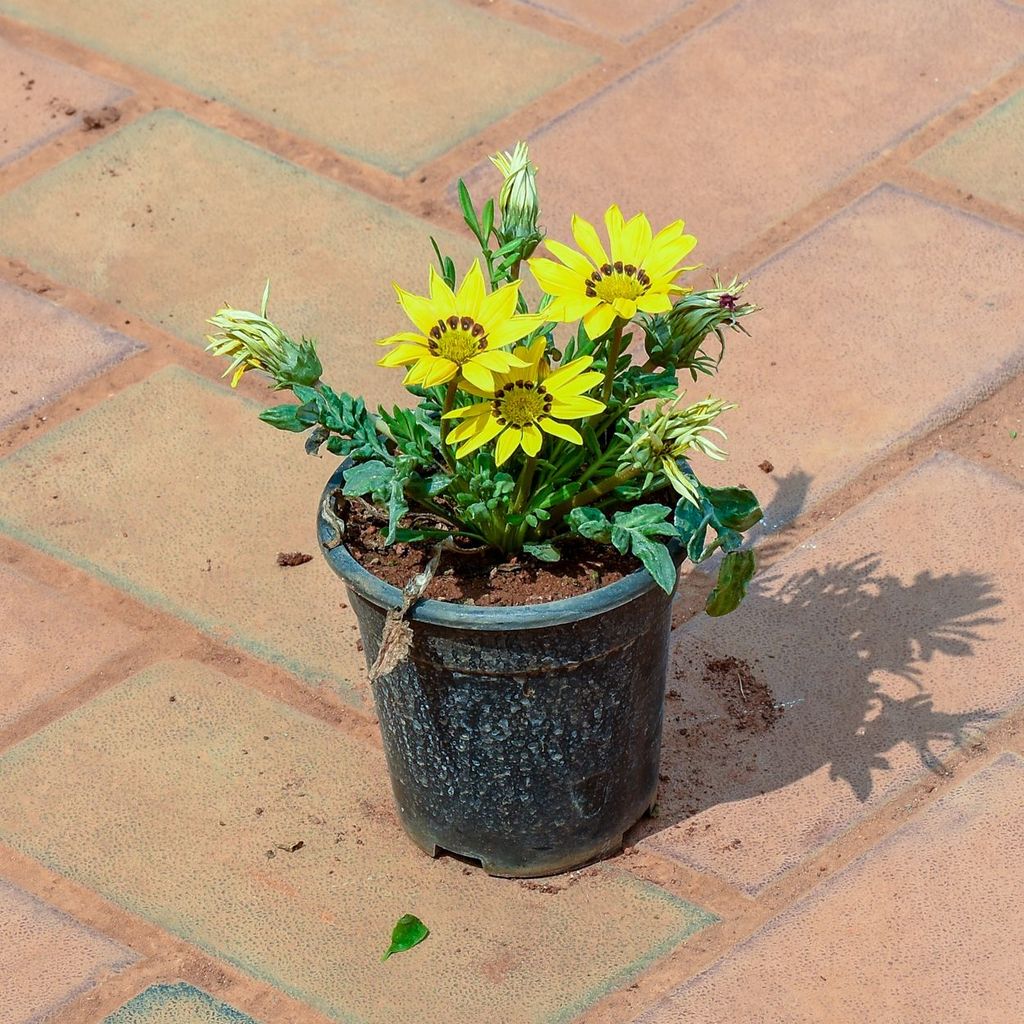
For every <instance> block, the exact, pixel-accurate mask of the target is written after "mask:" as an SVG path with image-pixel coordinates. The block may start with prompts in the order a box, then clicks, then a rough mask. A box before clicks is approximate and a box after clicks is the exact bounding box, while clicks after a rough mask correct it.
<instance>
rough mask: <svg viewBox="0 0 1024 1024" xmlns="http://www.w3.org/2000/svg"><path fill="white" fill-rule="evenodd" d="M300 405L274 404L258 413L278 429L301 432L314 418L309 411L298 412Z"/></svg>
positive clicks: (311, 423)
mask: <svg viewBox="0 0 1024 1024" xmlns="http://www.w3.org/2000/svg"><path fill="white" fill-rule="evenodd" d="M301 409H302V406H301V405H275V406H274V407H273V408H271V409H264V410H263V412H261V413H260V419H261V420H263V422H264V423H269V424H270V425H271V426H272V427H277V429H278V430H290V431H292V432H293V433H295V434H301V433H302V431H303V430H309V428H310V427H311V426H312V425H313V424H314V423H315V422H316V419H315V418H314V417H313V416H312V415H310V414H309V413H303V414H300V410H301Z"/></svg>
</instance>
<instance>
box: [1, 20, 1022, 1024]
mask: <svg viewBox="0 0 1024 1024" xmlns="http://www.w3.org/2000/svg"><path fill="white" fill-rule="evenodd" d="M257 6H259V5H257ZM639 6H640V5H627V4H622V5H613V4H606V3H598V2H592V0H487V2H482V0H424V2H423V3H419V2H417V3H416V4H400V3H398V2H397V0H387V2H371V0H352V2H351V3H346V4H335V3H327V2H322V0H296V2H295V3H290V4H284V5H280V4H279V5H263V8H265V9H263V8H261V10H260V11H258V12H256V11H255V10H254V8H253V7H252V5H246V4H241V3H236V2H234V0H232V2H230V3H227V2H226V3H223V4H213V5H211V4H204V3H199V2H198V0H187V2H185V3H182V4H178V5H170V6H169V7H168V8H167V11H164V10H163V8H160V5H156V6H154V7H152V9H147V10H145V11H143V10H141V9H140V5H138V4H137V3H132V2H129V0H104V2H102V3H101V2H99V0H79V2H78V3H75V4H74V5H70V6H69V5H67V4H66V3H64V2H63V0H0V327H3V331H2V332H0V355H2V356H3V357H5V359H6V365H7V367H8V370H9V372H8V374H7V376H6V378H5V380H4V382H3V383H2V384H0V940H2V941H0V963H2V964H3V965H4V971H3V972H0V973H3V974H4V979H3V982H2V983H0V1024H28V1022H29V1021H38V1020H43V1019H46V1020H53V1021H59V1022H61V1024H100V1022H107V1024H136V1022H138V1024H143V1022H154V1024H252V1022H264V1024H272V1022H286V1024H292V1022H296V1024H324V1022H326V1021H346V1022H347V1021H362V1022H367V1024H376V1022H384V1021H396V1022H397V1021H409V1022H412V1021H422V1020H445V1021H448V1022H450V1024H481V1022H483V1021H486V1020H493V1021H495V1022H496V1024H553V1022H570V1021H580V1022H583V1024H626V1022H629V1021H635V1020H642V1021H644V1022H647V1024H670V1022H672V1024H674V1022H676V1021H684V1020H685V1021H695V1022H696V1021H709V1022H710V1021H713V1020H714V1021H719V1020H721V1021H723V1022H726V1021H728V1022H729V1024H747V1022H751V1024H753V1022H758V1024H772V1022H779V1024H789V1022H796V1021H799V1022H804V1021H806V1022H814V1024H825V1022H836V1024H847V1022H851V1021H857V1022H858V1024H862V1022H863V1024H891V1022H894V1021H899V1022H900V1024H933V1022H934V1021H935V1020H936V1019H938V1017H940V1016H942V1015H943V1014H946V1015H947V1016H950V1017H953V1016H955V1017H956V1019H957V1020H964V1021H972V1022H976V1024H1014V1022H1015V1021H1016V1019H1017V1018H1016V1017H1015V1016H1014V1013H1015V1012H1016V1008H1018V1007H1019V1006H1021V1005H1024V982H1022V980H1021V977H1020V971H1019V970H1018V969H1017V963H1018V960H1019V949H1020V946H1021V943H1022V941H1024V924H1022V923H1021V916H1020V914H1019V912H1018V911H1019V907H1020V905H1021V902H1022V900H1024V862H1022V861H1021V858H1020V857H1019V856H1016V855H1015V851H1016V850H1018V849H1019V846H1020V837H1021V832H1022V829H1024V817H1022V811H1021V806H1022V805H1021V798H1020V793H1021V784H1022V775H1021V765H1022V761H1021V755H1022V754H1024V733H1022V731H1021V726H1022V725H1024V711H1022V708H1021V702H1022V700H1024V684H1022V679H1021V669H1020V666H1021V649H1020V647H1021V645H1020V639H1019V638H1020V625H1019V623H1020V612H1021V608H1022V607H1024V578H1022V576H1021V573H1020V571H1019V566H1020V564H1021V563H1022V562H1024V539H1022V536H1024V535H1022V532H1021V530H1020V529H1019V526H1018V524H1019V523H1020V521H1021V516H1022V513H1024V498H1022V494H1024V492H1022V490H1021V485H1022V484H1024V328H1022V326H1021V324H1022V322H1024V317H1022V299H1021V283H1022V281H1024V171H1022V170H1021V166H1022V157H1024V153H1022V150H1021V139H1022V137H1024V133H1022V124H1024V120H1022V116H1021V111H1022V109H1024V107H1022V100H1021V97H1022V96H1024V5H1022V4H1020V3H1018V2H1013V0H946V2H944V3H942V4H936V3H934V2H932V0H905V2H901V3H899V4H887V5H882V4H878V3H874V2H871V0H855V2H850V3H847V4H843V5H838V6H836V5H828V4H820V3H812V2H810V0H737V2H734V0H689V2H684V0H663V2H658V3H652V4H648V5H646V6H644V8H643V10H642V11H641V10H640V9H639ZM172 8H173V12H172V13H170V14H169V13H168V12H171V11H172ZM517 138H527V139H529V140H530V141H531V144H532V149H533V154H534V157H535V159H536V161H537V163H538V164H539V165H540V169H541V179H540V182H541V189H542V196H543V195H545V194H546V195H547V196H548V197H549V202H548V203H547V205H546V207H545V209H546V217H545V218H544V220H545V226H546V228H547V230H548V233H549V235H550V236H551V237H553V238H558V239H565V238H567V237H568V234H569V230H568V227H569V226H568V217H569V214H570V213H571V212H572V211H573V210H574V209H579V210H580V212H583V213H585V214H591V215H593V214H594V213H595V212H599V211H600V210H601V209H602V208H603V207H604V206H605V205H607V204H608V203H609V202H611V201H618V202H620V203H621V204H623V205H624V206H625V207H628V208H629V209H628V210H627V212H633V210H634V209H635V208H637V207H639V206H641V205H642V206H643V207H644V208H645V209H646V210H648V211H649V212H650V213H651V215H652V217H653V218H654V219H655V220H658V221H664V220H667V219H669V218H675V217H680V216H681V217H684V218H686V219H687V220H688V224H689V227H690V228H691V229H692V230H693V231H694V233H695V234H696V235H697V236H698V238H699V239H700V244H699V246H698V249H697V250H696V255H697V256H698V258H701V259H703V260H704V262H705V263H706V265H707V267H706V270H704V271H701V272H700V273H701V274H705V273H707V272H708V271H713V270H716V269H717V270H721V271H722V272H727V273H732V272H737V273H741V274H744V275H749V276H750V277H751V278H752V284H751V286H750V292H749V294H750V295H751V297H752V298H753V299H754V300H755V301H757V302H758V303H759V304H760V305H762V306H763V307H764V312H763V313H762V314H761V316H760V317H759V320H758V322H757V324H756V326H755V327H754V337H753V338H752V339H749V340H747V339H739V338H738V339H737V340H736V341H735V342H734V343H733V344H732V346H731V351H730V353H729V355H728V358H727V362H726V371H725V373H724V375H723V377H722V378H721V380H720V381H719V382H717V383H716V387H718V388H719V389H720V390H721V392H722V393H723V394H725V395H728V396H729V397H734V398H738V399H739V400H740V402H741V409H740V410H739V411H738V412H737V413H736V414H735V416H734V417H733V422H732V432H733V433H734V434H735V442H734V443H733V444H732V445H731V451H732V455H733V457H732V459H731V462H730V463H729V464H727V466H726V467H725V468H724V473H725V474H727V475H728V476H729V478H730V479H732V478H733V477H735V476H738V477H740V478H742V479H744V480H745V481H746V482H747V484H748V485H750V486H753V487H755V489H756V490H757V491H758V492H759V493H760V494H762V495H763V497H764V501H765V504H766V506H767V516H766V527H767V528H766V529H764V530H762V532H761V534H760V536H759V540H758V544H759V548H760V553H761V561H762V565H763V573H762V575H761V577H760V579H759V581H758V584H757V586H756V587H755V588H754V592H753V594H752V596H751V599H750V601H749V602H748V604H747V605H745V606H744V608H743V609H742V610H741V611H740V612H738V613H737V614H736V615H734V616H732V617H730V618H728V619H725V620H709V619H693V620H692V621H688V614H687V613H686V611H685V610H684V607H683V605H682V604H681V605H680V610H679V613H678V614H677V616H676V621H677V627H676V632H675V637H674V641H673V665H672V679H671V680H670V687H671V693H670V698H669V700H668V702H667V705H666V728H667V734H666V742H665V745H664V755H663V765H662V773H663V776H662V777H663V780H664V788H663V791H662V794H661V799H660V804H659V814H658V816H657V817H654V818H652V819H650V820H648V821H645V822H644V823H642V824H641V825H640V826H638V827H637V829H636V830H635V832H634V833H633V834H632V835H631V836H630V837H629V843H630V845H629V846H628V847H627V849H626V851H625V852H624V853H623V854H621V855H619V856H616V857H613V858H611V859H609V860H608V861H606V862H604V863H602V864H599V865H595V866H593V867H590V868H587V869H585V870H583V871H581V872H578V873H576V874H574V875H572V876H570V877H569V878H562V879H556V880H553V881H552V882H551V883H550V884H549V885H546V886H541V887H538V886H536V885H528V884H524V883H522V882H516V881H510V880H496V879H490V878H488V877H487V876H485V875H483V874H481V873H480V872H479V871H477V870H476V869H473V868H471V867H468V866H466V865H463V864H461V863H457V862H455V861H453V860H451V859H445V858H442V859H441V860H438V861H432V860H430V859H428V858H427V857H425V856H424V855H423V854H421V853H420V852H418V851H417V850H416V849H415V848H413V847H412V846H411V844H410V843H409V842H407V841H406V839H405V838H404V835H403V834H402V832H401V830H400V828H399V826H398V824H397V821H396V818H395V816H394V812H393V810H392V808H391V805H390V799H389V794H388V789H387V781H386V774H385V772H384V768H383V759H382V752H381V749H380V739H379V735H378V733H377V729H376V723H375V721H374V718H373V712H372V702H371V701H370V699H369V691H368V688H367V683H366V678H365V671H364V669H363V662H362V654H361V652H360V649H359V644H358V642H357V634H356V631H355V627H354V620H353V617H352V613H351V610H350V609H349V608H348V607H347V605H346V603H345V599H344V594H343V592H342V591H341V588H340V586H339V585H337V584H336V581H335V580H334V579H333V577H332V576H331V574H330V573H329V572H328V571H327V569H326V567H325V566H324V565H323V564H318V562H317V561H316V560H314V561H313V562H312V563H308V564H306V565H303V566H298V567H295V568H290V569H281V568H279V567H278V566H277V565H276V559H275V556H276V553H277V552H278V551H281V550H288V551H291V550H303V549H306V550H314V545H315V538H314V535H313V509H314V507H315V502H316V497H317V493H318V490H319V488H320V486H321V484H322V482H323V480H324V479H325V478H326V476H327V475H328V473H329V470H330V464H329V462H328V461H327V460H324V461H322V462H317V461H314V460H307V461H303V457H302V455H301V452H299V451H296V446H295V440H294V438H293V437H291V436H288V435H283V434H274V433H272V432H271V431H269V430H268V429H266V428H263V427H262V425H260V424H259V423H258V422H256V421H255V419H254V416H253V410H254V408H256V406H255V405H254V404H253V403H254V401H255V400H260V399H261V398H262V395H261V393H260V388H259V385H258V384H256V383H254V382H252V381H249V380H246V381H245V382H244V383H243V385H242V386H241V387H240V388H239V391H238V392H231V391H230V390H229V389H228V388H227V387H226V385H225V383H224V382H223V381H222V380H221V379H220V377H219V373H220V370H221V367H219V366H218V365H217V364H215V363H214V362H212V361H211V360H209V359H208V358H207V357H206V356H205V355H204V354H203V352H202V348H201V345H200V343H201V341H202V336H203V331H204V327H203V323H202V320H203V317H204V316H205V315H206V314H207V313H208V312H210V311H212V309H213V307H214V305H215V304H217V303H218V302H220V301H221V300H228V301H231V302H234V303H237V304H241V305H245V304H249V303H255V302H256V301H257V299H258V295H259V292H260V290H261V288H262V285H263V282H264V280H265V279H266V278H267V277H271V278H272V279H273V281H274V288H275V292H274V295H275V301H276V303H277V306H276V308H277V310H278V312H279V315H280V316H281V317H282V319H283V320H284V321H285V325H286V326H288V327H290V328H291V329H292V330H294V331H295V332H296V333H298V332H301V331H306V332H307V333H312V334H315V335H316V336H317V338H318V339H319V341H320V345H321V351H322V353H323V355H324V359H325V362H326V363H327V365H328V368H329V371H330V368H332V367H333V368H335V370H336V373H335V376H336V377H337V379H338V380H339V381H340V382H341V384H342V386H344V387H348V388H350V389H351V390H354V391H357V392H363V393H365V394H367V396H368V397H369V398H370V399H372V400H375V401H392V400H397V399H398V398H399V396H400V394H401V392H400V389H399V387H398V381H397V377H396V376H392V375H389V374H387V373H383V374H380V373H377V372H376V371H375V369H374V366H373V359H374V357H375V353H374V352H373V351H372V345H371V344H370V342H371V341H372V340H373V339H374V338H375V337H377V336H379V335H380V334H382V333H385V332H388V331H393V330H398V329H400V327H401V324H400V323H398V322H397V321H396V320H395V309H394V306H393V301H392V298H391V295H390V288H389V280H390V278H391V277H392V276H394V277H397V278H398V279H400V280H401V281H402V283H403V284H406V285H407V286H408V287H411V288H414V289H415V288H420V287H422V286H423V285H424V284H425V275H426V268H427V264H428V260H429V256H430V250H429V246H428V235H430V234H433V235H434V236H435V237H437V238H438V239H439V240H440V241H441V242H442V244H444V245H445V246H447V247H448V248H450V249H451V250H452V251H453V252H454V253H455V254H456V255H457V256H458V258H459V261H460V262H461V263H463V264H464V263H465V261H466V259H467V258H468V257H469V255H470V253H471V251H472V250H471V249H470V247H469V246H468V243H466V241H465V239H464V237H462V236H461V235H460V233H459V232H460V221H459V216H458V213H457V204H456V203H455V202H454V194H455V191H454V189H455V182H456V181H457V179H458V178H459V177H465V178H466V179H467V180H468V181H470V182H471V184H472V186H473V188H474V190H475V191H476V192H485V191H493V189H494V187H495V185H496V179H495V176H494V173H493V171H492V169H491V168H490V166H489V164H487V162H486V159H485V158H486V156H487V154H489V153H492V152H494V151H496V150H497V149H499V148H507V147H508V146H510V145H511V144H512V143H513V142H514V141H515V140H516V139H517ZM12 366H13V372H12V371H11V367H12ZM765 460H768V462H771V463H773V464H774V470H773V472H771V473H770V474H766V473H765V472H764V471H762V470H761V469H760V468H759V464H761V463H763V462H765ZM699 587H700V583H699V581H696V580H695V582H694V585H693V587H690V588H688V589H690V590H697V589H699ZM730 656H731V657H737V658H743V659H746V660H748V661H749V662H751V664H752V666H753V671H754V675H755V677H756V679H757V681H758V685H759V686H762V687H767V688H768V689H769V691H770V692H771V694H772V699H773V700H775V701H776V702H778V704H779V705H781V706H782V707H783V715H782V719H781V721H780V722H779V723H778V724H777V725H775V726H773V727H771V728H766V727H765V726H764V725H763V724H761V725H759V724H758V723H757V722H756V721H755V722H751V720H750V719H749V718H748V717H746V716H745V714H744V702H745V700H746V698H747V697H748V696H749V695H748V694H747V693H746V692H745V691H743V692H739V689H740V685H739V683H738V681H737V680H736V679H734V678H731V677H728V676H726V677H724V678H722V677H719V676H716V674H715V672H714V671H713V670H711V669H710V668H709V665H711V664H712V663H713V662H714V661H715V660H716V659H717V660H718V661H719V662H721V660H722V659H724V658H728V657H730ZM300 838H301V839H302V840H303V844H302V846H301V847H299V848H297V849H295V850H291V851H290V852H283V853H280V854H279V853H278V852H277V851H278V850H279V849H281V848H286V849H289V850H290V847H291V846H292V845H294V843H295V842H296V840H297V839H300ZM268 851H270V852H271V853H273V854H274V855H273V856H268ZM406 912H419V913H420V914H421V915H422V917H423V918H424V919H425V920H426V921H427V923H428V924H429V925H430V926H431V928H432V933H431V937H430V939H429V940H428V941H427V942H426V943H424V944H423V945H422V946H420V947H418V948H417V949H415V950H413V951H412V952H410V953H407V954H404V955H403V956H402V957H396V958H394V959H392V960H390V961H388V962H387V963H386V964H382V963H380V959H379V957H380V953H381V951H382V948H381V947H382V944H383V945H386V937H387V932H388V929H389V927H390V924H391V923H393V921H394V920H395V919H397V918H398V917H399V916H401V914H403V913H406ZM47 1015H48V1016H47Z"/></svg>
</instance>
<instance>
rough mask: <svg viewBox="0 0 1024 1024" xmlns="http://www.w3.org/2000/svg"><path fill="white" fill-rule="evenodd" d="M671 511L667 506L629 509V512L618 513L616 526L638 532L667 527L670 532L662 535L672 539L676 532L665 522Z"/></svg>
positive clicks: (616, 514) (644, 506) (645, 506)
mask: <svg viewBox="0 0 1024 1024" xmlns="http://www.w3.org/2000/svg"><path fill="white" fill-rule="evenodd" d="M671 511H672V509H670V508H669V507H668V506H667V505H637V506H636V507H635V508H631V509H629V511H628V512H616V513H615V525H616V526H621V527H623V528H625V529H627V530H638V529H643V528H644V527H648V526H655V525H658V526H666V527H668V532H667V533H663V534H662V535H663V536H668V537H671V536H674V535H675V530H674V529H673V528H672V527H671V526H670V525H669V524H668V523H667V522H665V520H666V519H667V518H668V516H669V514H670V513H671ZM645 532H646V531H645ZM659 532H660V531H659Z"/></svg>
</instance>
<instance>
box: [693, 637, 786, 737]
mask: <svg viewBox="0 0 1024 1024" xmlns="http://www.w3.org/2000/svg"><path fill="white" fill-rule="evenodd" d="M704 682H705V683H706V684H707V685H708V686H710V687H711V689H712V690H714V691H715V693H717V694H718V695H719V696H720V697H721V698H722V700H723V702H724V705H725V711H726V713H727V714H728V716H729V718H730V719H731V721H732V722H733V724H734V725H735V726H736V728H737V729H742V730H750V731H752V732H766V731H767V730H768V729H770V728H771V727H772V726H773V725H774V724H775V723H776V722H777V721H778V720H779V719H780V718H781V717H782V708H780V707H779V706H778V705H777V704H776V703H775V696H774V694H773V693H772V691H771V689H770V687H769V686H768V685H767V684H766V683H763V682H762V681H761V680H760V679H758V678H757V676H755V675H754V671H753V669H752V668H751V667H750V665H749V664H748V663H747V662H745V661H743V660H742V659H741V658H733V657H731V656H730V657H727V658H713V659H710V660H709V661H708V662H707V664H706V665H705V666H704Z"/></svg>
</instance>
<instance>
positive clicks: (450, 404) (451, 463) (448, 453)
mask: <svg viewBox="0 0 1024 1024" xmlns="http://www.w3.org/2000/svg"><path fill="white" fill-rule="evenodd" d="M458 389H459V377H458V374H456V375H455V376H454V377H452V379H451V380H450V381H448V390H447V391H445V393H444V408H443V409H442V410H441V452H442V453H443V455H444V461H445V462H447V463H448V468H449V469H450V470H452V471H454V470H455V458H454V457H453V455H452V450H451V449H450V448H449V447H448V429H449V425H450V423H451V420H446V419H445V418H444V414H445V413H446V412H451V411H452V409H454V408H455V393H456V392H457V391H458Z"/></svg>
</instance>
